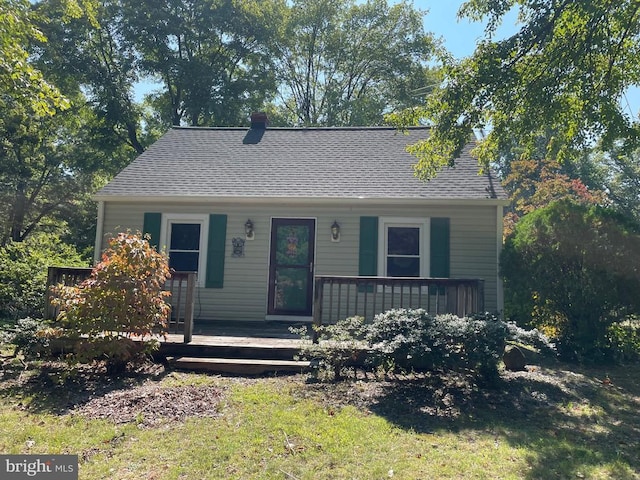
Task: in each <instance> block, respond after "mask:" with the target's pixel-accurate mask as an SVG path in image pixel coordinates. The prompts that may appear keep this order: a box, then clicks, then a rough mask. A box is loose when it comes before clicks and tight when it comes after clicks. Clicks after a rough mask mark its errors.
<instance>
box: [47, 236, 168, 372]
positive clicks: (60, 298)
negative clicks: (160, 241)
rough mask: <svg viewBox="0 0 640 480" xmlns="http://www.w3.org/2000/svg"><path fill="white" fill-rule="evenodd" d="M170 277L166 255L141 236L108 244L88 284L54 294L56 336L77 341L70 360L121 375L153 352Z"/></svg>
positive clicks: (160, 332) (164, 317)
mask: <svg viewBox="0 0 640 480" xmlns="http://www.w3.org/2000/svg"><path fill="white" fill-rule="evenodd" d="M169 276H170V274H169V265H168V261H167V258H166V256H165V255H163V254H161V253H158V252H157V251H155V249H154V248H152V247H151V246H150V245H149V242H148V241H147V240H145V239H144V238H142V237H141V236H140V235H139V234H138V235H133V234H131V233H120V234H118V236H117V237H115V238H113V239H111V240H110V241H109V248H108V249H107V250H106V251H105V253H104V254H103V256H102V262H101V263H99V264H98V265H97V266H96V267H95V268H94V269H93V271H92V273H91V276H90V277H89V278H88V279H87V280H85V281H84V282H82V283H81V284H80V285H79V286H77V287H67V286H63V285H59V286H57V287H56V288H55V289H54V295H55V296H56V297H57V298H55V299H54V303H55V304H56V305H58V306H59V307H60V315H59V317H58V320H59V323H60V329H59V330H58V334H59V335H62V336H65V337H68V338H71V339H72V340H75V343H76V348H75V349H74V354H73V355H74V357H73V358H74V359H75V360H77V361H81V362H85V361H90V360H96V359H97V360H104V361H105V362H106V363H107V365H108V367H109V368H111V369H113V370H119V369H121V368H123V367H124V366H125V365H126V364H127V362H129V361H131V360H133V359H135V358H136V357H139V356H140V355H143V354H145V353H147V352H148V351H150V350H151V349H153V348H155V347H157V345H158V342H157V340H156V339H155V338H154V336H157V335H164V334H165V333H166V327H167V319H168V317H169V314H170V311H171V307H170V305H169V304H168V303H167V302H166V300H165V299H166V298H167V297H168V296H169V295H170V292H167V291H164V290H163V286H164V283H165V281H166V280H167V278H168V277H169ZM134 340H135V341H134Z"/></svg>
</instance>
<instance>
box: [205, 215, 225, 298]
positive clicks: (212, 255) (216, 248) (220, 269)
mask: <svg viewBox="0 0 640 480" xmlns="http://www.w3.org/2000/svg"><path fill="white" fill-rule="evenodd" d="M226 242H227V216H226V215H217V214H212V215H209V238H208V241H207V276H206V281H205V287H207V288H222V287H223V285H224V249H225V245H226Z"/></svg>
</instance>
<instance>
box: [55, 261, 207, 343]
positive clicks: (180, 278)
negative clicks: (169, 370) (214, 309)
mask: <svg viewBox="0 0 640 480" xmlns="http://www.w3.org/2000/svg"><path fill="white" fill-rule="evenodd" d="M91 270H92V269H91V268H76V267H49V271H48V275H47V302H46V306H45V311H44V316H45V319H54V318H57V316H58V314H59V313H60V309H59V308H58V307H56V306H54V305H52V303H51V293H50V292H51V289H50V287H52V286H54V285H59V284H61V283H62V284H63V285H69V286H72V285H79V284H80V283H81V282H82V281H83V280H85V279H87V278H89V275H91ZM196 278H197V274H196V273H195V272H173V273H172V274H171V278H169V279H168V280H167V282H166V283H165V289H166V290H168V291H170V292H171V297H170V299H169V303H170V304H171V317H170V319H169V325H168V330H169V332H171V333H180V331H182V332H184V342H185V343H189V342H190V341H191V337H192V335H193V312H194V305H195V292H196Z"/></svg>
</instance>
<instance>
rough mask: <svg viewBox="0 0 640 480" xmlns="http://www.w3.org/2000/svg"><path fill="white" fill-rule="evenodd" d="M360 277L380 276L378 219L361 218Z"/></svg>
mask: <svg viewBox="0 0 640 480" xmlns="http://www.w3.org/2000/svg"><path fill="white" fill-rule="evenodd" d="M358 275H367V276H369V275H378V217H360V260H359V264H358Z"/></svg>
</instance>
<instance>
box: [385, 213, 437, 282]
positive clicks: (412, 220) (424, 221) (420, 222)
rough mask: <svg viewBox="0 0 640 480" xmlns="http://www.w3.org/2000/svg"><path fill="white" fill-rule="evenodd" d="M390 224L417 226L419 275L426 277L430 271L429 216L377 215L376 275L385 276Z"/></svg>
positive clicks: (395, 225) (394, 225)
mask: <svg viewBox="0 0 640 480" xmlns="http://www.w3.org/2000/svg"><path fill="white" fill-rule="evenodd" d="M391 226H393V227H418V228H419V229H420V276H421V277H428V276H429V273H430V271H431V265H430V255H429V251H430V250H429V249H430V247H431V245H430V243H431V242H430V239H431V218H430V217H378V276H380V277H386V276H387V248H386V247H387V228H388V227H391Z"/></svg>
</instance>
